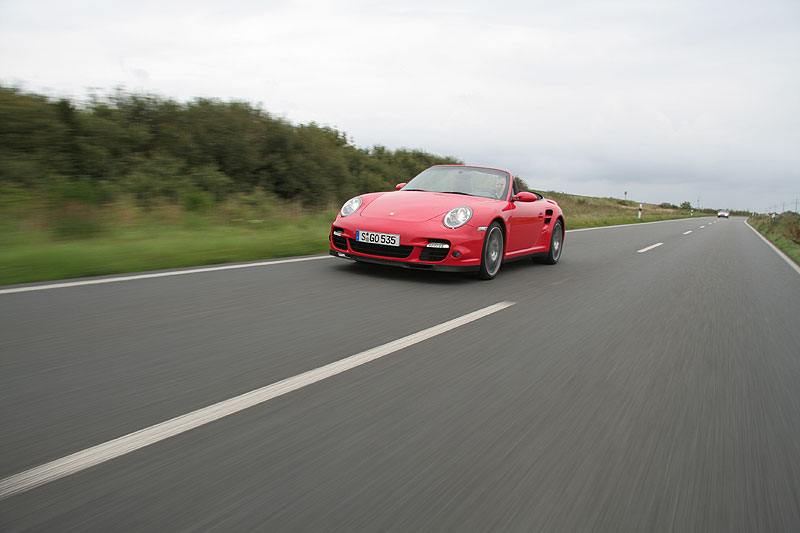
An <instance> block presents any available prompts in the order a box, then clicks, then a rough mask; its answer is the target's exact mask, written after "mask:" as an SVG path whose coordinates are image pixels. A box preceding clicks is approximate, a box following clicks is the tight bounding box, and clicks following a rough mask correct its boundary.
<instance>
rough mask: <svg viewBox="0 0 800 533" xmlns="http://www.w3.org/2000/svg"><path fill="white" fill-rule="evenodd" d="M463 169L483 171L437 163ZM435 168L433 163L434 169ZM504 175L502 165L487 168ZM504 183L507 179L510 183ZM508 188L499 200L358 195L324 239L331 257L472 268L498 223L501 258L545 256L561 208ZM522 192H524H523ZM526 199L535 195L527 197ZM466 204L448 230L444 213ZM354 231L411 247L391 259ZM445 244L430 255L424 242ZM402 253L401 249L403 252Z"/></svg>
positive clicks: (406, 193) (394, 193) (404, 193)
mask: <svg viewBox="0 0 800 533" xmlns="http://www.w3.org/2000/svg"><path fill="white" fill-rule="evenodd" d="M439 166H440V167H457V168H465V169H488V167H469V166H463V165H439ZM433 168H436V167H433ZM489 170H492V171H499V172H504V173H506V174H508V177H509V180H511V179H513V176H512V175H511V173H509V172H507V171H504V170H501V169H489ZM509 183H511V182H510V181H509ZM512 196H513V195H512V190H511V187H509V188H508V190H507V191H506V194H505V197H503V199H495V198H486V197H482V196H467V195H463V194H452V193H446V192H430V191H416V190H397V191H390V192H377V193H367V194H362V195H360V197H361V199H362V204H361V206H360V207H359V208H358V209H357V210H356V211H355V212H354V213H352V214H350V215H348V216H342V214H341V212H340V213H339V214H338V215H337V217H336V220H335V221H334V222H333V224H332V225H331V233H330V235H329V240H330V244H331V250H330V253H331V255H334V256H338V257H344V258H347V259H355V260H360V261H368V262H379V263H391V264H399V265H400V266H407V267H417V268H432V269H438V270H461V269H463V270H473V269H477V268H478V267H479V266H480V264H481V255H482V250H483V241H484V237H485V235H486V228H487V227H488V226H489V225H490V224H491V223H492V222H494V221H499V222H500V223H501V225H502V227H503V231H504V237H505V239H504V241H505V242H504V244H505V247H504V248H505V249H504V253H503V260H504V261H506V260H509V259H514V258H520V257H527V256H535V255H537V254H543V255H544V254H547V253H548V251H549V249H550V239H551V235H552V231H553V226H554V225H555V224H556V222H557V221H559V220H560V221H561V226H562V228H563V227H564V219H563V214H562V211H561V208H560V207H559V206H558V204H557V203H556V202H554V201H552V200H548V199H545V198H542V197H541V196H540V195H536V196H535V198H536V200H535V201H520V200H519V199H514V198H512ZM523 196H525V195H523ZM528 198H529V199H530V198H534V196H533V195H529V196H528ZM460 206H467V207H469V208H471V209H472V212H473V214H472V217H471V219H470V220H469V221H468V222H467V223H465V224H464V225H463V226H461V227H458V228H455V229H451V228H448V227H446V226H445V225H444V223H443V219H444V217H445V215H446V214H447V213H448V212H449V211H450V210H452V209H454V208H457V207H460ZM357 231H369V232H378V233H386V234H391V235H399V236H400V247H399V248H401V249H402V250H407V248H403V247H411V250H410V252H409V254H408V255H407V256H406V257H392V256H390V255H386V253H388V254H395V250H394V249H393V248H392V247H381V246H360V245H359V243H358V242H356V232H357ZM431 242H433V243H442V242H447V243H449V249H447V253H446V255H444V257H441V255H442V254H443V252H442V251H441V249H440V251H439V252H438V254H435V255H436V256H435V257H431V254H430V253H427V252H426V249H427V250H430V248H428V244H429V243H431ZM403 253H404V252H403Z"/></svg>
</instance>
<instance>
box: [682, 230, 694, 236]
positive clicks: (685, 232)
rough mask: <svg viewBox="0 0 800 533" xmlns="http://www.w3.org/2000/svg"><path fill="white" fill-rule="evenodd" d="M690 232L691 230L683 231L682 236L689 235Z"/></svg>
mask: <svg viewBox="0 0 800 533" xmlns="http://www.w3.org/2000/svg"><path fill="white" fill-rule="evenodd" d="M691 232H692V230H689V231H684V232H683V234H684V235H689V234H690V233H691Z"/></svg>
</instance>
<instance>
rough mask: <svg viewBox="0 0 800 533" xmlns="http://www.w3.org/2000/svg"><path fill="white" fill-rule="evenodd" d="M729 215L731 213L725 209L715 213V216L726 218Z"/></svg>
mask: <svg viewBox="0 0 800 533" xmlns="http://www.w3.org/2000/svg"><path fill="white" fill-rule="evenodd" d="M729 216H731V214H730V213H728V212H727V211H720V212H719V213H717V218H720V217H725V218H728V217H729Z"/></svg>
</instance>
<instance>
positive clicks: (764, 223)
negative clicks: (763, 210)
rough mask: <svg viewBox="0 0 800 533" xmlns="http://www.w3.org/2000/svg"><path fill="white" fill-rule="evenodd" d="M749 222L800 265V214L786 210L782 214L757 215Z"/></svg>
mask: <svg viewBox="0 0 800 533" xmlns="http://www.w3.org/2000/svg"><path fill="white" fill-rule="evenodd" d="M747 222H748V223H749V224H750V225H751V226H753V227H754V228H755V229H756V230H758V232H759V233H760V234H761V235H763V236H764V237H766V238H767V239H769V240H770V241H771V242H772V243H773V244H774V245H775V246H777V247H778V248H780V249H781V250H783V251H784V252H785V253H786V255H788V256H789V257H791V258H792V259H794V262H795V263H797V264H798V265H800V214H798V213H794V212H792V211H786V212H784V213H781V214H780V215H775V218H774V219H773V218H772V216H771V215H755V216H751V217H750V218H748V219H747Z"/></svg>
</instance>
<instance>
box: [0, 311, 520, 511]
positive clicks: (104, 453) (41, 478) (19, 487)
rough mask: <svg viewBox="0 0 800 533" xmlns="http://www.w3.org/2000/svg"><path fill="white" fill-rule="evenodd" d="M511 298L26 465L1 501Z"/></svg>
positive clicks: (4, 483)
mask: <svg viewBox="0 0 800 533" xmlns="http://www.w3.org/2000/svg"><path fill="white" fill-rule="evenodd" d="M515 303H516V302H499V303H496V304H494V305H490V306H488V307H484V308H483V309H479V310H477V311H473V312H472V313H468V314H466V315H463V316H460V317H458V318H454V319H453V320H448V321H447V322H442V323H441V324H439V325H436V326H433V327H430V328H428V329H424V330H422V331H419V332H417V333H413V334H411V335H408V336H406V337H403V338H400V339H397V340H395V341H392V342H389V343H386V344H383V345H381V346H377V347H375V348H372V349H370V350H367V351H365V352H361V353H358V354H356V355H351V356H350V357H347V358H345V359H341V360H339V361H336V362H334V363H330V364H328V365H325V366H321V367H319V368H316V369H314V370H309V371H308V372H304V373H303V374H298V375H296V376H294V377H291V378H287V379H284V380H283V381H278V382H277V383H273V384H271V385H267V386H266V387H262V388H260V389H256V390H253V391H250V392H247V393H245V394H242V395H240V396H236V397H234V398H231V399H229V400H224V401H222V402H219V403H215V404H213V405H209V406H208V407H204V408H202V409H198V410H197V411H192V412H191V413H187V414H185V415H182V416H178V417H176V418H173V419H171V420H167V421H165V422H161V423H160V424H156V425H154V426H150V427H148V428H145V429H140V430H139V431H136V432H134V433H130V434H128V435H125V436H123V437H119V438H117V439H114V440H110V441H108V442H105V443H103V444H98V445H97V446H93V447H91V448H88V449H86V450H83V451H80V452H77V453H73V454H72V455H68V456H66V457H62V458H61V459H56V460H55V461H51V462H49V463H45V464H43V465H41V466H37V467H35V468H31V469H30V470H26V471H24V472H20V473H19V474H15V475H13V476H11V477H7V478H5V479H2V480H0V500H2V499H4V498H8V497H9V496H13V495H14V494H19V493H20V492H25V491H27V490H30V489H33V488H35V487H38V486H40V485H44V484H45V483H49V482H51V481H55V480H57V479H60V478H62V477H65V476H68V475H70V474H75V473H76V472H80V471H81V470H85V469H87V468H90V467H92V466H95V465H98V464H100V463H104V462H106V461H109V460H111V459H114V458H116V457H119V456H121V455H125V454H127V453H130V452H133V451H135V450H138V449H140V448H144V447H145V446H149V445H151V444H155V443H157V442H160V441H162V440H164V439H168V438H170V437H174V436H175V435H180V434H181V433H184V432H186V431H189V430H191V429H194V428H197V427H199V426H202V425H204V424H208V423H209V422H213V421H215V420H219V419H220V418H223V417H226V416H228V415H232V414H234V413H238V412H239V411H242V410H244V409H247V408H249V407H253V406H255V405H258V404H260V403H264V402H266V401H269V400H272V399H273V398H277V397H278V396H282V395H284V394H286V393H289V392H292V391H294V390H297V389H300V388H303V387H306V386H308V385H311V384H312V383H316V382H318V381H322V380H324V379H327V378H329V377H331V376H335V375H337V374H341V373H342V372H345V371H347V370H351V369H353V368H355V367H357V366H360V365H363V364H365V363H369V362H370V361H374V360H375V359H379V358H381V357H384V356H386V355H389V354H391V353H393V352H396V351H398V350H402V349H403V348H407V347H409V346H412V345H414V344H417V343H420V342H422V341H424V340H427V339H430V338H432V337H435V336H437V335H441V334H442V333H446V332H448V331H450V330H452V329H455V328H457V327H459V326H463V325H465V324H468V323H470V322H473V321H475V320H478V319H480V318H483V317H485V316H488V315H491V314H493V313H497V312H498V311H502V310H503V309H505V308H507V307H511V306H512V305H514V304H515Z"/></svg>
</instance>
